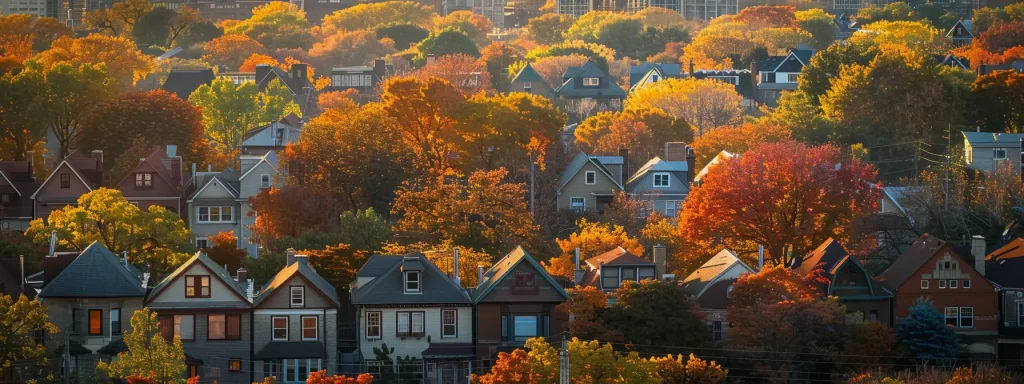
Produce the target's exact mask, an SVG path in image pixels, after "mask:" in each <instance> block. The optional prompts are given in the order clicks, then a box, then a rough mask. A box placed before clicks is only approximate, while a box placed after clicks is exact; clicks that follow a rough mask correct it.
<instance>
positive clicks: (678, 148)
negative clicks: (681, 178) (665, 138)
mask: <svg viewBox="0 0 1024 384" xmlns="http://www.w3.org/2000/svg"><path fill="white" fill-rule="evenodd" d="M665 161H686V143H683V142H679V141H675V142H668V143H665Z"/></svg>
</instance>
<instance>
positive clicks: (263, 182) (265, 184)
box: [260, 173, 271, 188]
mask: <svg viewBox="0 0 1024 384" xmlns="http://www.w3.org/2000/svg"><path fill="white" fill-rule="evenodd" d="M270 181H271V178H270V175H269V174H266V173H264V174H262V175H260V188H270Z"/></svg>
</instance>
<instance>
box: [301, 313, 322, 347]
mask: <svg viewBox="0 0 1024 384" xmlns="http://www.w3.org/2000/svg"><path fill="white" fill-rule="evenodd" d="M306 319H314V320H316V325H315V326H314V327H313V331H315V332H316V336H313V338H312V339H310V338H307V337H306V324H305V322H306ZM299 339H300V340H302V341H311V340H320V317H319V316H299Z"/></svg>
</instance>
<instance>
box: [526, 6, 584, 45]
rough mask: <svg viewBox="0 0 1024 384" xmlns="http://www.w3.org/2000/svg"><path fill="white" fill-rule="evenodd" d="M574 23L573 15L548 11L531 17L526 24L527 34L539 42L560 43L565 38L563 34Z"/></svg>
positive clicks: (547, 43)
mask: <svg viewBox="0 0 1024 384" xmlns="http://www.w3.org/2000/svg"><path fill="white" fill-rule="evenodd" d="M572 24H573V19H572V17H569V16H567V15H558V14H554V13H548V14H544V15H542V16H540V17H534V18H532V19H530V21H529V22H528V23H527V24H526V34H527V36H529V38H530V39H533V41H536V42H537V43H538V44H542V45H553V44H558V43H561V42H562V41H563V40H564V37H563V35H564V34H565V32H566V31H568V30H569V27H571V26H572Z"/></svg>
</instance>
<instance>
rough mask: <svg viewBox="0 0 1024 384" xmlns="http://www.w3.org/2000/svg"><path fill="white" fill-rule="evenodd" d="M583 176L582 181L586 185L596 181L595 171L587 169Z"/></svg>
mask: <svg viewBox="0 0 1024 384" xmlns="http://www.w3.org/2000/svg"><path fill="white" fill-rule="evenodd" d="M583 176H584V177H585V179H584V182H585V183H586V184H587V185H593V184H595V183H597V172H594V171H587V172H586V173H584V174H583Z"/></svg>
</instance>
